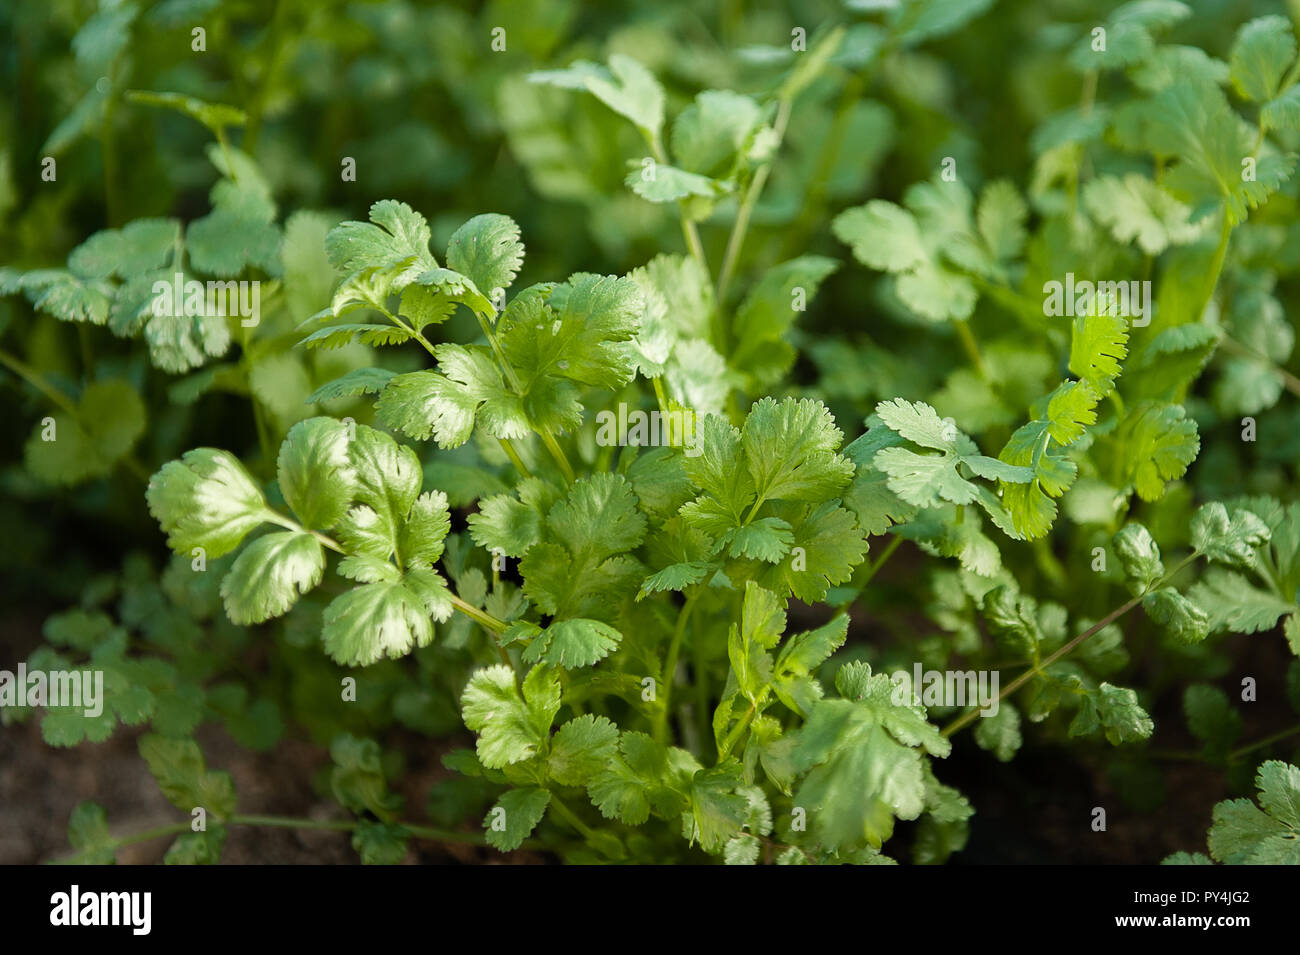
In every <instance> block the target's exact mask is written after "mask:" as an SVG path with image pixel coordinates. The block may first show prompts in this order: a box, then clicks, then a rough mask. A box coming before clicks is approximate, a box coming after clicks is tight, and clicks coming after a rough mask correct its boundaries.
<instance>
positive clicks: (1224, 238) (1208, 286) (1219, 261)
mask: <svg viewBox="0 0 1300 955" xmlns="http://www.w3.org/2000/svg"><path fill="white" fill-rule="evenodd" d="M1231 237H1232V221H1231V220H1230V219H1229V218H1228V210H1227V209H1224V210H1223V225H1222V226H1221V227H1220V229H1219V245H1218V247H1217V248H1216V249H1215V250H1214V259H1213V262H1212V263H1211V265H1210V271H1209V274H1208V275H1207V276H1206V278H1205V291H1204V293H1202V295H1201V310H1200V311H1199V312H1198V313H1197V318H1198V319H1199V318H1200V317H1201V316H1202V315H1204V314H1205V310H1206V309H1207V308H1209V307H1210V300H1211V299H1212V298H1213V297H1214V289H1215V287H1216V286H1217V285H1218V284H1219V275H1220V273H1222V272H1223V261H1224V259H1226V258H1227V256H1228V240H1229V239H1230V238H1231Z"/></svg>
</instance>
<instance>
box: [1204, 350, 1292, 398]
mask: <svg viewBox="0 0 1300 955" xmlns="http://www.w3.org/2000/svg"><path fill="white" fill-rule="evenodd" d="M1219 344H1220V345H1222V346H1223V348H1224V350H1225V351H1230V352H1232V353H1233V354H1236V355H1240V356H1242V357H1243V358H1253V359H1255V360H1256V361H1262V362H1265V363H1267V364H1269V365H1272V366H1273V371H1274V372H1275V373H1276V374H1277V375H1278V377H1280V378H1281V379H1282V385H1283V386H1284V387H1285V388H1286V390H1287V391H1289V392H1291V394H1293V395H1296V396H1297V397H1300V378H1297V377H1296V376H1295V375H1293V374H1291V373H1290V372H1289V371H1287V370H1286V369H1285V368H1283V367H1281V366H1280V365H1278V364H1277V362H1275V361H1273V360H1272V359H1271V358H1269V357H1268V356H1267V355H1261V354H1259V352H1257V351H1255V350H1254V349H1253V348H1248V347H1247V346H1245V345H1243V344H1242V343H1241V342H1239V341H1237V340H1236V339H1235V338H1233V337H1232V336H1230V335H1227V334H1224V335H1221V336H1219Z"/></svg>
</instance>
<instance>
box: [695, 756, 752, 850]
mask: <svg viewBox="0 0 1300 955" xmlns="http://www.w3.org/2000/svg"><path fill="white" fill-rule="evenodd" d="M741 782H742V780H741V775H740V765H739V764H738V763H737V762H736V761H735V760H731V761H730V762H729V763H724V764H722V765H719V766H715V767H713V768H712V769H701V770H699V771H698V772H696V773H695V774H694V775H693V776H692V777H691V782H690V788H689V789H688V791H687V793H688V799H689V800H690V802H689V807H690V808H689V810H688V812H687V814H686V815H683V817H682V832H683V834H684V835H685V836H686V838H687V839H688V840H689V841H690V842H691V843H692V844H694V843H695V842H699V844H700V848H702V849H703V850H704V851H705V852H708V853H710V854H716V853H718V852H719V851H721V850H722V849H723V848H724V846H725V845H726V843H727V841H728V840H729V839H731V838H732V837H733V836H734V835H736V834H738V833H739V831H740V829H741V826H742V825H743V824H744V821H745V812H746V809H747V808H748V802H747V800H746V799H745V797H744V796H743V795H741V794H740V793H738V792H737V791H736V790H737V788H738V787H739V786H740V785H741Z"/></svg>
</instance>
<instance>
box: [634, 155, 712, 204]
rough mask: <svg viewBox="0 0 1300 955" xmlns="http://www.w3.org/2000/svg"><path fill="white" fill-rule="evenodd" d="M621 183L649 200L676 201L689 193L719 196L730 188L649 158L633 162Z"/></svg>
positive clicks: (706, 177) (689, 194) (691, 194)
mask: <svg viewBox="0 0 1300 955" xmlns="http://www.w3.org/2000/svg"><path fill="white" fill-rule="evenodd" d="M623 182H624V184H625V185H626V186H627V187H628V188H629V189H631V190H632V191H633V192H635V193H636V194H637V195H638V196H640V197H641V198H642V199H647V200H649V201H650V202H676V201H678V200H680V199H685V198H687V197H689V196H701V197H703V198H705V199H720V198H721V197H722V196H724V195H726V194H727V193H729V192H730V191H731V186H730V185H729V184H728V183H725V182H720V181H718V180H717V179H710V178H709V177H708V176H701V175H698V174H697V173H693V172H687V171H686V170H685V169H678V168H677V167H676V166H670V165H668V164H667V163H656V162H654V160H648V164H644V165H643V164H636V165H635V166H634V168H633V169H631V170H630V171H629V172H628V174H627V176H626V177H625V178H624V180H623Z"/></svg>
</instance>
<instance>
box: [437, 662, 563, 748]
mask: <svg viewBox="0 0 1300 955" xmlns="http://www.w3.org/2000/svg"><path fill="white" fill-rule="evenodd" d="M460 705H461V715H462V717H463V718H464V720H465V725H466V726H467V727H469V728H470V729H471V730H474V731H476V732H477V733H478V734H479V737H478V744H477V752H478V757H479V760H480V761H481V762H482V763H483V765H484V766H486V767H488V768H489V769H500V768H501V767H502V766H508V765H510V764H511V763H518V762H521V761H523V760H525V759H530V758H531V757H533V756H535V755H537V754H539V753H540V752H542V751H543V749H544V748H545V746H546V743H547V740H548V738H549V736H550V731H551V721H552V720H554V719H555V714H556V713H558V712H559V710H560V683H559V678H558V676H557V675H556V671H554V670H552V669H551V668H549V667H544V666H537V667H533V669H532V670H530V671H529V672H528V676H527V677H526V678H525V679H524V686H523V695H522V696H521V695H520V692H519V688H518V687H517V686H516V685H515V676H514V671H513V670H511V668H510V667H508V666H504V665H501V666H494V667H487V668H485V669H482V670H478V671H477V672H475V674H474V675H473V676H472V677H470V681H469V685H468V686H466V687H465V693H464V695H462V697H461V701H460Z"/></svg>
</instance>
